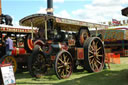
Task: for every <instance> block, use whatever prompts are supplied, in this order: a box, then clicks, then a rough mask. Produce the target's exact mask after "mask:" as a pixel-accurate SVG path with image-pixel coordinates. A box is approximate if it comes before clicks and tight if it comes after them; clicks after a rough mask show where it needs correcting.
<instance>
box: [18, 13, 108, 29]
mask: <svg viewBox="0 0 128 85" xmlns="http://www.w3.org/2000/svg"><path fill="white" fill-rule="evenodd" d="M47 19H53V21H54V24H58V25H61V26H79V27H80V26H86V27H89V28H102V29H105V28H108V26H107V25H102V24H96V23H90V22H84V21H78V20H72V19H66V18H60V17H55V16H51V15H47V14H33V15H30V16H27V17H24V18H23V19H21V20H20V25H23V26H31V23H32V24H33V26H34V27H38V28H39V27H42V26H43V25H44V21H45V20H47ZM75 29H76V28H74V29H72V30H75ZM64 30H65V29H64Z"/></svg>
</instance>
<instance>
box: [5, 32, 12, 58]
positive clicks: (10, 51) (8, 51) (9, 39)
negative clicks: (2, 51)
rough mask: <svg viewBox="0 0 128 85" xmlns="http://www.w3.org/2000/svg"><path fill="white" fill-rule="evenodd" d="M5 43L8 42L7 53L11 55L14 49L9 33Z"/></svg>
mask: <svg viewBox="0 0 128 85" xmlns="http://www.w3.org/2000/svg"><path fill="white" fill-rule="evenodd" d="M5 44H6V55H8V56H10V55H11V54H12V50H13V41H12V39H11V38H10V37H9V36H8V35H7V36H6V41H5Z"/></svg>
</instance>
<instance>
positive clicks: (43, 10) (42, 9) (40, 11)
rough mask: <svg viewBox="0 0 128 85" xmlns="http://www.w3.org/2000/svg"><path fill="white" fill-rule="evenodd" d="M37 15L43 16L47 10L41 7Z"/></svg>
mask: <svg viewBox="0 0 128 85" xmlns="http://www.w3.org/2000/svg"><path fill="white" fill-rule="evenodd" d="M37 13H42V14H46V13H47V12H46V8H43V7H40V10H39V11H37Z"/></svg>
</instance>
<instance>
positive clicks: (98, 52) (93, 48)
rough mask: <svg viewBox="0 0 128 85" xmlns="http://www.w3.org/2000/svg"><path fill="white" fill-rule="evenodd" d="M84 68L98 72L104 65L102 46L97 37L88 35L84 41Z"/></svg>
mask: <svg viewBox="0 0 128 85" xmlns="http://www.w3.org/2000/svg"><path fill="white" fill-rule="evenodd" d="M84 56H85V69H86V70H87V71H88V72H99V71H101V70H102V69H103V67H104V59H105V54H104V46H103V44H102V41H101V40H100V38H98V37H90V38H88V39H87V40H86V41H85V43H84Z"/></svg>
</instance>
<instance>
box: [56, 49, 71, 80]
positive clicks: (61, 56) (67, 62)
mask: <svg viewBox="0 0 128 85" xmlns="http://www.w3.org/2000/svg"><path fill="white" fill-rule="evenodd" d="M72 63H73V62H72V56H71V54H70V53H69V52H67V51H64V50H62V51H60V52H59V53H58V54H57V56H56V60H55V72H56V75H57V77H58V78H59V79H65V78H69V77H70V75H71V74H72V69H73V67H72Z"/></svg>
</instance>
